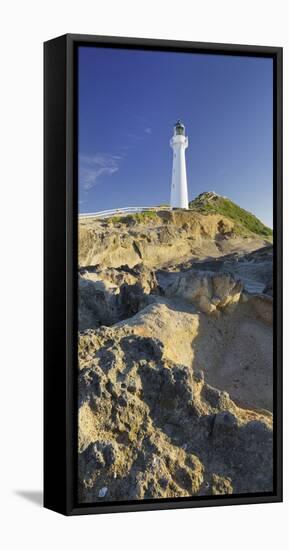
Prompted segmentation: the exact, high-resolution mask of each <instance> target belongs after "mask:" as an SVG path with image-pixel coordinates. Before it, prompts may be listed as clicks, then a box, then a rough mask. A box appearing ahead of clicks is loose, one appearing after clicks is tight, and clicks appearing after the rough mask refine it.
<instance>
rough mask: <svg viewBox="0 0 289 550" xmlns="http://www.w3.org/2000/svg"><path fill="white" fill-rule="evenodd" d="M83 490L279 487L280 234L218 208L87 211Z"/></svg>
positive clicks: (138, 494) (139, 495)
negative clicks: (242, 223) (275, 337)
mask: <svg viewBox="0 0 289 550" xmlns="http://www.w3.org/2000/svg"><path fill="white" fill-rule="evenodd" d="M80 264H81V267H80V269H79V330H80V333H79V498H80V501H82V502H95V501H101V502H102V501H119V500H135V499H146V498H168V497H179V496H192V495H223V494H232V493H233V494H239V493H247V492H257V491H262V492H264V491H271V490H272V409H273V407H272V386H273V382H272V377H273V372H272V371H273V369H272V353H273V352H272V310H273V285H272V246H271V245H268V243H267V242H265V241H262V239H260V238H259V237H257V236H254V235H247V236H246V237H244V236H242V237H240V236H237V235H235V234H234V225H233V223H232V222H231V221H230V220H227V219H225V218H223V217H222V216H219V215H206V216H202V215H200V214H198V213H194V214H193V215H192V213H191V212H162V213H158V215H156V216H153V217H152V219H149V220H146V221H144V220H142V222H141V223H136V221H135V219H133V218H131V219H129V218H128V220H127V221H126V223H118V222H117V221H114V222H113V221H110V220H108V221H102V222H101V221H99V220H96V221H95V220H94V221H93V220H92V221H91V220H90V221H87V222H86V221H81V223H80Z"/></svg>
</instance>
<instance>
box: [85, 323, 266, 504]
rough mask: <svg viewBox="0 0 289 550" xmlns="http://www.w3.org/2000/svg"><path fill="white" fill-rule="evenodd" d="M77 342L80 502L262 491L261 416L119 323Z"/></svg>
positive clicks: (263, 417) (263, 431)
mask: <svg viewBox="0 0 289 550" xmlns="http://www.w3.org/2000/svg"><path fill="white" fill-rule="evenodd" d="M79 346H80V369H81V370H80V377H79V400H80V408H79V492H80V499H81V500H84V501H86V502H93V501H98V500H106V499H109V500H122V499H124V500H127V499H132V500H134V499H139V498H167V497H176V496H190V495H202V494H225V493H228V494H230V493H232V492H236V493H242V492H254V491H270V490H271V488H272V424H271V416H270V414H268V413H263V414H262V413H261V412H256V411H252V410H246V409H243V408H239V407H238V406H237V405H236V404H235V403H234V402H233V401H232V400H231V398H230V396H229V394H228V393H227V392H225V391H220V390H218V389H216V388H214V387H212V386H210V385H208V384H207V383H206V381H205V379H204V373H203V372H202V371H194V370H193V369H192V368H189V367H187V366H184V365H182V364H178V363H174V362H173V361H170V360H169V359H167V358H166V356H165V353H164V346H163V344H162V343H161V342H160V341H159V340H158V339H157V338H148V337H144V336H137V335H134V334H131V333H130V331H129V329H128V327H126V326H121V327H116V328H102V329H99V330H98V331H89V332H87V333H84V334H83V335H82V336H81V337H80V342H79ZM103 487H106V488H107V492H106V493H105V495H103V493H102V492H101V491H102V488H103ZM101 495H103V496H101Z"/></svg>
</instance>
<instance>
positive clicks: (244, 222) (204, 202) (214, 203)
mask: <svg viewBox="0 0 289 550" xmlns="http://www.w3.org/2000/svg"><path fill="white" fill-rule="evenodd" d="M189 206H190V208H191V209H192V210H197V211H198V212H201V213H204V214H206V213H212V214H221V215H222V216H225V217H226V218H229V219H231V220H233V221H234V222H235V227H234V232H235V233H237V234H239V235H245V234H248V233H254V234H255V235H260V236H261V237H265V238H267V239H269V238H270V237H272V235H273V231H272V229H270V227H267V226H266V225H264V224H263V223H262V222H261V221H260V220H259V219H258V218H256V216H254V214H251V212H248V211H247V210H244V208H241V207H240V206H238V205H237V204H235V203H234V202H232V201H230V199H227V198H225V197H220V196H219V195H215V196H212V194H210V193H202V194H201V195H199V196H198V197H197V198H196V199H194V200H193V201H191V202H190V204H189Z"/></svg>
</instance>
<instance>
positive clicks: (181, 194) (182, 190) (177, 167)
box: [170, 120, 189, 209]
mask: <svg viewBox="0 0 289 550" xmlns="http://www.w3.org/2000/svg"><path fill="white" fill-rule="evenodd" d="M170 146H171V147H172V149H173V155H174V156H173V174H172V184H171V208H187V209H188V208H189V202H188V186H187V171H186V157H185V149H186V148H187V147H188V138H187V137H186V136H185V126H184V124H183V123H182V122H181V121H180V120H178V121H177V123H176V124H175V126H174V135H173V137H172V138H171V140H170Z"/></svg>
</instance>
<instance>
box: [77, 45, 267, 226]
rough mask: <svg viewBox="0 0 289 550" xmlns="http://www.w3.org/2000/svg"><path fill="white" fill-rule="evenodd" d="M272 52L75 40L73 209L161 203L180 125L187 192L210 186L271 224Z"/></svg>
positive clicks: (165, 198) (164, 200) (166, 198)
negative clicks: (123, 46) (122, 46)
mask: <svg viewBox="0 0 289 550" xmlns="http://www.w3.org/2000/svg"><path fill="white" fill-rule="evenodd" d="M272 70H273V67H272V60H271V59H269V58H253V57H235V56H222V55H207V54H188V53H171V52H170V53H168V52H150V51H140V50H119V49H112V48H93V47H80V48H79V211H80V212H94V211H99V210H105V209H109V208H118V207H123V206H153V205H157V204H161V203H168V202H169V197H170V183H171V171H172V150H171V148H170V146H169V140H170V138H171V136H172V133H173V125H174V123H175V121H176V120H177V119H178V118H180V119H182V120H183V121H184V123H185V125H186V133H187V135H188V138H189V148H188V149H187V151H186V159H187V179H188V190H189V199H192V198H194V197H195V196H197V195H198V194H199V193H202V192H203V191H215V192H216V193H219V194H221V195H225V196H227V197H229V198H231V199H232V200H233V201H234V202H236V203H237V204H239V205H240V206H242V207H243V208H246V209H247V210H250V211H251V212H253V213H254V214H255V215H257V216H258V217H259V218H260V219H261V220H262V221H264V222H265V223H266V224H267V225H269V226H271V227H272V195H273V150H272V123H273V110H272V101H273V99H272V96H273V89H272V83H273V76H272Z"/></svg>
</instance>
